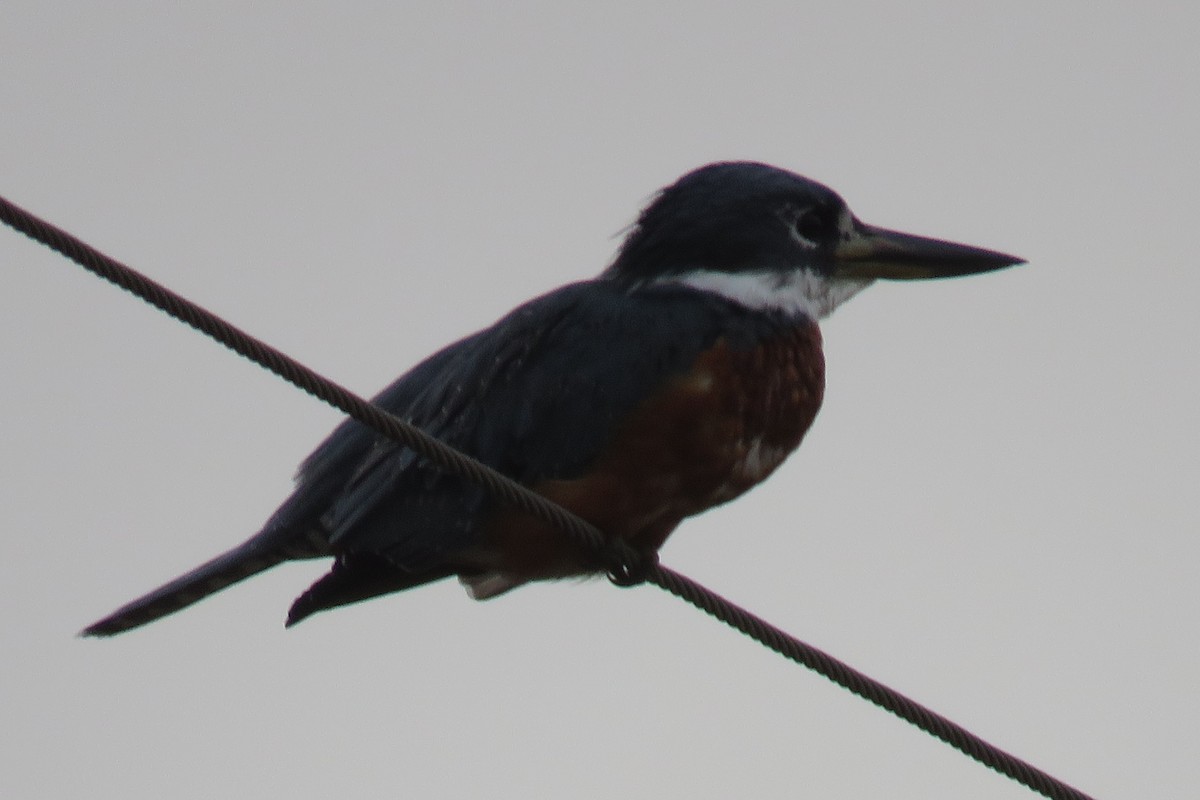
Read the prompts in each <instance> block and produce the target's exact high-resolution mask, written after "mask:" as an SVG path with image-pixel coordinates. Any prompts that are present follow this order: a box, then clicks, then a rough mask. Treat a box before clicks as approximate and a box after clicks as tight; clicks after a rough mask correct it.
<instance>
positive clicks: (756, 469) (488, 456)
mask: <svg viewBox="0 0 1200 800" xmlns="http://www.w3.org/2000/svg"><path fill="white" fill-rule="evenodd" d="M1021 263H1024V261H1023V260H1022V259H1020V258H1017V257H1015V256H1011V255H1007V254H1004V253H1000V252H997V251H993V250H987V249H983V248H979V247H973V246H969V245H964V244H957V243H953V242H948V241H943V240H939V239H932V238H926V237H922V236H915V235H911V234H905V233H900V232H898V231H893V230H889V229H886V228H880V227H874V226H871V225H868V224H866V223H864V222H861V221H860V220H859V219H858V218H857V217H855V216H854V214H853V213H851V211H850V209H849V207H848V206H847V204H846V203H845V201H844V200H843V199H842V198H841V197H840V196H839V195H838V194H837V193H836V192H834V191H833V190H831V189H829V188H828V187H826V186H824V185H822V184H820V183H818V182H816V181H813V180H810V179H808V178H805V177H803V176H801V175H798V174H796V173H794V172H790V171H788V170H785V169H781V168H778V167H774V166H770V165H767V164H763V163H758V162H752V161H725V162H717V163H712V164H708V165H705V166H702V167H700V168H698V169H695V170H693V171H691V172H689V173H687V174H685V175H683V176H682V177H681V178H679V179H678V180H676V181H675V182H674V183H672V184H670V185H668V186H667V187H665V188H663V189H661V190H660V191H658V192H657V193H656V194H655V195H654V196H653V197H652V198H651V199H650V200H649V202H648V203H647V204H646V206H645V207H644V208H643V210H642V211H641V212H640V214H639V215H638V216H637V218H636V221H635V222H634V223H633V224H632V225H631V226H630V228H629V229H628V231H627V232H626V235H625V238H624V239H623V241H622V243H621V244H620V246H619V247H618V249H617V252H616V255H615V257H614V258H613V260H612V261H611V262H610V264H609V265H608V266H607V267H606V268H604V269H603V270H602V271H601V272H600V273H599V275H597V276H596V277H595V278H593V279H591V280H584V281H579V282H576V283H571V284H568V285H565V286H562V287H560V288H558V289H554V290H552V291H550V292H548V293H547V294H544V295H542V296H540V297H537V298H535V299H533V300H530V301H528V302H526V303H524V304H523V305H521V306H519V307H517V308H516V309H515V310H513V311H512V312H510V313H508V314H507V315H505V316H504V317H503V318H501V319H500V320H499V321H497V322H496V323H494V324H493V325H491V326H490V327H488V328H485V329H483V330H481V331H478V332H477V333H474V334H472V335H469V336H467V337H465V338H463V339H461V340H459V341H457V342H455V343H453V344H450V345H449V346H447V347H445V348H443V349H442V350H440V351H438V352H436V353H434V354H433V355H431V356H429V357H428V358H426V359H425V360H424V361H422V362H420V363H419V364H417V365H416V366H415V367H413V368H412V369H411V370H409V371H408V372H406V373H405V374H404V375H402V376H401V377H400V378H398V379H397V380H395V381H394V382H393V383H391V384H390V385H389V386H387V387H386V388H385V389H383V391H382V392H380V393H379V394H378V395H377V396H375V397H374V398H373V402H374V403H375V404H376V405H378V406H379V407H381V408H383V409H385V410H386V411H388V412H390V413H392V414H395V415H397V416H399V417H401V418H403V419H404V420H407V421H408V422H410V423H412V424H414V425H416V426H418V427H420V428H422V429H423V430H425V431H426V432H427V433H429V434H431V435H433V436H436V437H438V438H439V439H441V440H442V441H443V442H445V443H446V444H448V445H451V446H452V447H455V448H457V449H459V450H461V451H462V452H465V453H467V454H468V455H471V456H474V457H475V458H477V459H479V460H480V461H482V462H483V463H485V464H487V465H488V466H490V467H493V468H494V469H496V470H498V471H500V472H501V473H503V474H505V475H507V476H508V477H510V478H512V479H514V480H516V481H518V482H519V483H521V484H523V485H524V486H526V487H528V488H530V489H532V490H534V491H536V492H538V493H540V494H542V495H543V496H545V497H546V498H548V499H550V500H552V501H554V502H556V503H558V504H560V505H562V506H563V507H564V508H566V509H567V510H569V511H571V512H572V513H574V514H576V515H578V516H580V517H582V518H583V519H584V520H586V521H588V522H590V523H591V524H593V525H595V526H596V527H597V528H599V529H600V530H601V531H603V532H604V533H605V535H606V536H608V537H611V538H614V539H620V540H622V541H624V542H625V543H626V544H627V545H629V546H630V547H632V548H633V549H634V550H636V551H637V552H639V553H644V554H647V555H650V556H653V555H656V554H657V552H658V550H659V548H660V547H662V545H663V543H664V542H665V541H666V539H667V537H668V536H669V535H670V534H671V533H672V532H673V531H674V530H675V528H676V527H677V526H678V525H679V524H680V523H681V522H682V521H683V520H684V519H686V518H688V517H691V516H694V515H696V514H699V513H701V512H703V511H706V510H708V509H710V508H712V507H714V506H718V505H721V504H723V503H727V502H729V501H731V500H733V499H734V498H737V497H738V496H740V495H742V494H743V493H745V492H746V491H747V490H749V489H751V488H752V487H754V486H755V485H757V484H758V483H760V482H762V481H763V480H765V479H766V478H767V477H768V476H770V475H771V473H773V472H774V471H775V470H776V469H777V468H778V467H779V466H780V464H782V463H783V461H784V460H785V459H786V458H787V457H788V456H789V455H790V454H791V453H792V452H793V451H794V450H796V449H797V447H798V446H799V445H800V443H801V440H802V439H803V438H804V435H805V433H806V432H807V430H808V429H809V426H810V425H811V424H812V422H813V420H814V418H815V417H816V415H817V411H818V409H819V408H820V406H821V402H822V398H823V395H824V389H825V362H824V355H823V351H822V337H821V333H820V330H819V328H818V323H819V322H820V321H821V320H822V319H824V318H825V317H827V316H828V315H829V314H830V313H831V312H832V311H833V310H834V309H835V308H836V307H838V306H839V305H841V304H842V303H844V302H845V301H847V300H848V299H850V298H851V297H853V296H854V295H856V294H858V293H859V292H860V291H862V290H863V289H865V288H866V287H867V286H869V285H870V284H871V283H873V282H874V281H876V280H879V279H887V280H912V279H927V278H948V277H956V276H964V275H972V274H977V273H984V272H989V271H992V270H997V269H1001V268H1003V267H1009V266H1013V265H1016V264H1021ZM328 557H332V559H333V561H332V566H331V568H330V570H329V572H328V573H327V574H325V575H324V576H323V577H321V578H320V579H319V580H317V581H316V582H315V583H314V584H313V585H312V586H311V587H310V588H309V589H308V590H307V591H305V592H304V593H303V594H301V595H300V596H299V597H298V598H297V599H296V600H295V602H294V604H293V605H292V607H291V609H290V611H289V612H288V615H287V619H286V623H285V624H286V625H287V626H289V627H290V626H292V625H294V624H296V623H297V622H299V621H301V620H302V619H305V618H307V617H309V616H310V615H312V614H314V613H316V612H319V611H324V610H327V609H332V608H335V607H338V606H344V605H347V604H350V603H356V602H359V601H362V600H366V599H369V598H373V597H377V596H380V595H385V594H390V593H393V592H398V591H402V590H406V589H410V588H413V587H416V586H420V585H422V584H427V583H431V582H434V581H439V580H442V579H446V578H451V577H457V579H458V580H459V581H460V582H461V583H462V585H463V586H464V587H465V589H466V590H467V592H468V594H469V595H470V596H471V597H473V598H475V599H477V600H484V599H488V598H492V597H496V596H498V595H502V594H504V593H505V592H508V591H509V590H511V589H514V588H516V587H518V586H521V585H523V584H526V583H529V582H531V581H538V580H549V579H559V578H568V577H574V576H588V575H593V574H600V573H602V572H603V571H604V564H603V563H602V560H600V559H599V557H598V556H597V555H595V554H593V553H589V552H586V551H585V549H584V548H583V547H582V546H581V545H579V544H576V543H574V542H572V541H571V540H569V539H568V538H567V537H566V536H564V535H563V534H562V533H561V532H560V531H558V530H556V529H555V528H554V527H553V526H551V525H550V524H548V523H546V522H543V521H541V520H539V519H535V518H534V517H532V516H530V515H528V514H526V513H524V512H521V511H518V510H515V509H512V508H509V507H506V506H504V505H503V504H501V503H499V502H498V501H496V500H494V499H492V498H491V497H490V496H489V495H488V494H487V493H486V492H485V491H484V490H483V489H482V488H480V487H479V486H478V485H476V484H474V483H472V482H470V481H468V480H467V479H465V478H462V477H459V476H457V475H453V474H449V473H446V472H444V471H442V470H440V469H438V468H437V467H435V466H433V465H431V464H430V463H428V462H427V461H426V460H425V459H423V458H422V457H420V456H418V455H416V454H415V453H414V452H412V451H411V450H409V449H407V448H405V447H404V446H402V445H400V444H397V443H396V442H393V441H391V440H389V439H387V438H385V437H382V436H381V435H379V434H377V433H376V432H374V431H373V430H371V429H369V428H367V427H366V426H364V425H362V424H361V423H359V422H357V421H354V420H349V419H348V420H346V421H344V422H342V423H341V424H340V425H339V426H338V427H336V428H335V429H334V431H333V432H332V433H331V434H330V435H329V437H328V438H326V439H325V440H324V441H323V442H322V443H321V444H320V445H319V446H318V447H317V448H316V449H315V450H314V451H313V452H312V453H311V455H309V456H308V457H307V458H306V459H305V460H304V461H303V462H302V464H301V465H300V467H299V469H298V472H297V474H296V479H295V487H294V490H293V492H292V494H291V495H290V496H289V497H287V499H286V500H285V501H284V502H283V504H282V505H281V506H280V507H279V508H278V510H277V511H275V513H274V514H272V515H271V516H270V518H269V519H268V520H267V522H266V523H265V525H264V526H263V527H262V529H261V530H260V531H259V532H258V533H257V534H255V535H254V536H252V537H251V538H250V539H248V540H247V541H245V542H244V543H242V544H240V545H237V546H236V547H234V548H233V549H231V550H229V551H228V552H225V553H223V554H221V555H219V556H217V557H216V558H214V559H212V560H210V561H208V562H207V563H204V564H202V565H200V566H199V567H197V568H195V569H194V570H192V571H190V572H188V573H186V574H184V575H182V576H180V577H178V578H176V579H175V580H172V581H170V582H169V583H167V584H165V585H164V586H162V587H160V588H158V589H156V590H154V591H152V592H150V593H149V594H147V595H145V596H143V597H141V598H139V599H137V600H134V601H132V602H131V603H129V604H127V605H125V606H123V607H121V608H119V609H118V610H116V611H115V612H113V613H112V614H110V615H109V616H107V617H105V618H103V619H101V620H100V621H98V622H96V623H94V624H92V625H90V626H88V627H87V628H86V629H84V630H83V631H82V635H85V636H111V635H113V634H118V633H121V632H124V631H128V630H130V629H132V628H137V627H139V626H142V625H145V624H146V623H149V622H151V621H154V620H157V619H159V618H161V617H164V616H166V615H168V614H172V613H174V612H176V611H179V610H181V609H183V608H185V607H187V606H190V605H191V604H193V603H195V602H197V601H199V600H201V599H203V598H205V597H207V596H209V595H211V594H213V593H215V592H217V591H220V590H222V589H225V588H227V587H228V586H230V585H232V584H235V583H237V582H239V581H242V580H244V579H246V578H249V577H250V576H252V575H256V574H258V573H261V572H263V571H265V570H267V569H270V568H271V567H274V566H276V565H278V564H281V563H283V562H286V561H293V560H302V559H313V558H328Z"/></svg>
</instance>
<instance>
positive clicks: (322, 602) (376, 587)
mask: <svg viewBox="0 0 1200 800" xmlns="http://www.w3.org/2000/svg"><path fill="white" fill-rule="evenodd" d="M453 574H454V570H453V569H451V568H449V567H434V568H432V569H428V570H425V571H422V572H413V571H411V570H406V569H404V568H403V567H398V566H396V565H395V564H393V563H392V562H390V561H388V560H386V559H384V558H383V557H381V556H374V555H369V554H356V555H349V554H347V555H343V556H341V557H340V558H338V560H337V561H335V562H334V564H333V569H332V570H330V571H329V573H328V574H326V575H325V576H324V577H323V578H321V579H320V580H319V581H317V582H316V583H314V584H313V585H312V586H310V587H309V588H308V591H306V592H305V593H304V594H302V595H300V596H299V597H298V598H296V602H295V603H293V604H292V608H291V610H290V611H289V612H288V617H287V623H286V625H287V627H289V628H290V627H292V626H293V625H295V624H296V623H297V622H299V621H300V620H302V619H304V618H305V617H308V616H310V615H312V614H315V613H317V612H318V611H324V610H325V609H327V608H335V607H337V606H344V605H348V604H350V603H357V602H360V601H362V600H367V599H369V598H371V597H377V596H379V595H381V594H390V593H392V592H400V591H403V590H404V589H411V588H412V587H414V586H420V585H421V584H423V583H430V582H431V581H436V580H441V579H442V578H447V577H449V576H451V575H453Z"/></svg>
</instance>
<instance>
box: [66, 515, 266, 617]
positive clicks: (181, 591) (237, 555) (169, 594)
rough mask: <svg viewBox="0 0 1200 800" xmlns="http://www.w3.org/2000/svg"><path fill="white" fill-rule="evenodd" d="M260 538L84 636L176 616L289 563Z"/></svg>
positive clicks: (159, 590) (136, 602)
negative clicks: (238, 584) (253, 577)
mask: <svg viewBox="0 0 1200 800" xmlns="http://www.w3.org/2000/svg"><path fill="white" fill-rule="evenodd" d="M259 539H260V537H255V538H253V539H251V540H250V541H248V542H246V543H244V544H242V545H239V546H238V547H235V548H233V549H232V550H230V551H229V552H227V553H223V554H221V555H219V556H217V557H216V558H214V559H213V560H212V561H209V562H207V563H205V564H201V565H200V566H199V567H196V569H194V570H192V571H191V572H189V573H187V574H186V575H181V576H179V577H178V578H176V579H175V580H173V581H171V582H170V583H168V584H166V585H164V586H160V587H159V588H157V589H155V590H154V591H153V592H150V593H149V594H147V595H145V596H144V597H139V598H138V599H137V600H134V601H133V602H132V603H129V604H127V605H124V606H122V607H121V608H118V609H117V610H116V611H114V612H113V613H111V614H109V615H108V616H107V617H105V618H104V619H102V620H100V621H99V622H96V623H94V624H92V625H89V626H88V627H86V628H84V629H83V631H82V632H81V633H80V635H81V636H112V635H114V634H117V633H123V632H124V631H127V630H130V629H131V628H137V627H139V626H141V625H145V624H146V623H147V622H153V621H154V620H156V619H159V618H160V617H165V616H167V615H168V614H174V613H175V612H176V611H179V610H180V609H182V608H187V607H188V606H190V605H191V604H192V603H195V602H197V601H198V600H203V599H204V598H205V597H208V596H209V595H210V594H213V593H214V592H219V591H221V590H222V589H224V588H225V587H227V586H231V585H233V584H235V583H237V582H238V581H241V580H244V579H246V578H249V577H250V576H251V575H257V574H258V573H260V572H263V571H264V570H268V569H270V568H271V567H273V566H275V565H276V564H279V563H281V562H283V561H286V560H288V556H287V555H286V554H285V553H281V552H280V551H279V549H277V548H272V547H269V546H268V545H266V544H264V543H263V542H261V541H260V540H259Z"/></svg>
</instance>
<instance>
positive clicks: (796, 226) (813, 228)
mask: <svg viewBox="0 0 1200 800" xmlns="http://www.w3.org/2000/svg"><path fill="white" fill-rule="evenodd" d="M792 232H793V233H795V234H796V236H797V237H799V239H800V240H801V241H802V242H803V243H804V244H807V245H809V246H811V247H816V246H817V245H818V244H820V242H821V239H822V238H824V234H825V219H824V217H823V216H822V215H821V212H820V211H819V210H817V209H815V208H806V209H803V210H802V211H800V212H799V213H798V214H797V215H796V217H795V219H794V220H793V221H792Z"/></svg>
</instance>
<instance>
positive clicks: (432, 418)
mask: <svg viewBox="0 0 1200 800" xmlns="http://www.w3.org/2000/svg"><path fill="white" fill-rule="evenodd" d="M731 316H732V317H738V316H744V320H743V322H742V324H741V325H740V326H739V325H735V326H733V328H732V329H731V327H730V322H731ZM754 327H755V323H754V322H753V320H752V318H750V317H749V315H739V312H738V311H737V310H736V308H735V307H733V306H731V305H729V304H728V303H725V302H723V301H720V300H718V299H714V298H712V297H710V296H707V295H703V294H700V293H698V292H694V291H691V290H688V289H683V288H666V287H664V288H662V289H656V290H650V291H647V290H643V291H640V292H634V293H627V292H625V291H622V290H620V289H618V288H616V287H614V286H612V285H610V284H609V283H607V282H603V281H600V282H589V283H579V284H572V285H569V286H565V287H563V288H561V289H558V290H556V291H554V292H551V293H550V294H547V295H544V296H542V297H540V298H538V299H536V300H533V301H531V302H529V303H527V304H525V305H523V306H521V307H520V308H518V309H516V310H515V311H513V312H512V313H511V314H509V315H508V316H506V317H505V318H503V319H501V320H500V321H499V322H497V323H496V324H495V325H493V326H492V327H490V328H487V329H485V330H483V331H480V332H479V333H476V334H474V335H472V336H469V337H467V338H465V339H463V340H461V341H459V342H456V343H454V344H452V345H450V346H449V347H447V348H445V349H443V350H441V351H439V352H438V353H436V354H434V355H433V356H431V357H430V358H428V359H427V360H426V361H424V362H422V363H421V364H419V365H418V366H417V367H415V368H414V369H413V370H411V371H410V372H408V373H406V374H405V375H404V376H402V377H401V378H399V379H398V380H397V381H395V382H394V383H393V384H392V385H390V386H389V387H387V388H386V389H385V390H384V391H383V392H381V393H380V394H379V395H378V396H377V397H376V398H375V402H376V403H377V404H378V405H380V406H382V407H383V408H385V409H387V410H388V411H390V412H392V413H394V414H396V415H397V416H400V417H402V418H403V419H406V420H407V421H409V422H411V423H413V424H415V425H417V426H419V427H421V428H422V429H424V430H425V431H426V432H428V433H430V434H432V435H433V436H436V437H438V438H439V439H441V440H442V441H444V442H446V443H447V444H450V445H452V446H454V447H456V448H458V449H460V450H462V451H464V452H466V453H468V454H470V455H472V456H474V457H476V458H478V459H479V460H481V461H483V462H484V463H485V464H488V465H489V466H491V467H494V468H496V469H498V470H499V471H501V472H503V473H504V474H506V475H508V476H509V477H512V478H514V479H516V480H518V481H521V482H524V483H534V482H537V481H539V480H543V479H554V478H573V477H578V476H579V475H581V474H582V473H583V472H584V471H585V470H586V468H587V466H588V465H589V464H590V463H591V462H592V461H593V460H594V459H595V458H596V457H597V456H598V455H599V454H600V452H601V451H602V450H603V448H604V446H605V445H606V444H607V442H608V441H609V440H610V438H611V437H612V434H613V431H614V427H615V426H616V425H617V424H619V422H620V421H621V420H622V419H623V418H624V416H625V415H626V414H628V413H629V412H630V411H632V410H633V408H635V407H636V406H637V405H638V403H639V402H641V401H642V400H643V399H644V398H645V397H647V396H649V395H650V394H652V393H653V392H654V390H655V389H656V388H657V386H658V385H660V384H661V382H662V381H664V380H665V379H666V378H667V377H669V376H671V375H674V374H678V373H680V372H683V371H685V370H686V369H687V368H688V367H689V366H691V365H692V364H693V363H694V361H695V360H696V358H697V356H698V355H699V354H700V353H701V352H702V351H703V350H705V349H706V348H707V347H709V346H711V345H712V343H713V342H714V341H715V340H716V339H717V338H718V337H720V336H725V337H726V338H729V337H730V335H731V330H732V331H733V336H734V337H735V338H739V331H740V333H741V334H742V337H741V338H744V339H745V344H746V345H747V346H749V345H750V344H752V343H753V340H754V338H755V336H756V331H755V330H753V328H754ZM730 343H731V344H733V345H735V346H736V345H737V344H738V342H737V341H731V342H730ZM489 503H490V501H489V498H488V497H487V496H486V494H485V493H484V491H483V490H481V489H480V488H479V487H477V486H475V485H474V484H472V483H470V482H468V481H466V480H463V479H461V478H457V477H455V476H452V475H447V474H445V473H443V472H442V471H441V470H439V469H437V468H436V467H433V466H431V465H429V464H428V463H426V462H425V461H424V460H423V459H421V458H419V457H417V456H416V455H415V454H413V453H412V451H410V450H408V449H406V448H404V447H403V446H400V445H397V444H395V443H393V442H390V441H388V440H386V439H382V438H380V437H379V436H378V435H377V434H375V433H374V432H372V431H370V430H369V429H367V428H365V427H364V426H362V425H361V424H359V423H357V422H353V421H348V422H346V423H343V424H342V425H341V426H339V427H338V428H337V429H336V430H335V431H334V432H333V434H332V435H331V436H330V437H329V438H328V439H327V440H326V441H325V442H324V443H322V444H321V445H320V446H319V447H318V448H317V449H316V451H314V452H313V454H312V455H311V456H309V458H308V459H307V460H305V462H304V463H303V464H302V465H301V467H300V471H299V476H298V485H297V488H296V491H295V493H294V494H293V496H292V497H291V498H289V500H288V501H287V502H286V503H285V504H284V505H283V506H282V507H281V508H280V509H279V511H278V512H277V513H276V515H275V516H274V517H273V518H272V520H271V522H270V523H268V527H267V530H268V531H269V530H271V529H272V528H274V529H275V530H279V529H281V528H283V529H291V530H292V531H293V532H295V531H296V530H297V529H298V528H310V529H314V530H319V533H320V534H321V536H322V538H324V539H325V540H326V541H328V542H329V544H330V547H331V549H332V550H333V551H334V552H342V553H370V554H376V555H381V556H384V557H385V558H387V559H388V561H390V562H391V563H393V564H396V565H398V566H403V567H404V568H406V569H410V570H422V569H428V568H431V567H433V566H435V565H436V564H437V563H438V562H439V560H440V559H441V558H442V556H443V555H444V554H445V553H447V552H452V551H454V550H456V549H459V548H461V547H464V546H467V545H470V544H471V543H472V541H473V537H474V536H475V533H476V531H477V529H478V525H479V523H480V521H481V520H482V519H484V518H485V517H486V513H487V510H488V507H489Z"/></svg>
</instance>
